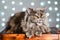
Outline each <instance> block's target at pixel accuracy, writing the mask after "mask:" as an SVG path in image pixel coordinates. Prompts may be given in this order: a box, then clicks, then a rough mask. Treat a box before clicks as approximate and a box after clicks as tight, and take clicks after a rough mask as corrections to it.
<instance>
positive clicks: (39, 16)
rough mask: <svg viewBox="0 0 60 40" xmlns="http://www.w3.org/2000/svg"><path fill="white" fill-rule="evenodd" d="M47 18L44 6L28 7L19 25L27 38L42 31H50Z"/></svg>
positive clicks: (40, 33) (39, 34)
mask: <svg viewBox="0 0 60 40" xmlns="http://www.w3.org/2000/svg"><path fill="white" fill-rule="evenodd" d="M47 20H48V19H47V16H46V14H45V8H36V9H32V8H28V9H27V10H26V12H25V17H24V20H22V22H21V27H22V28H23V31H24V32H25V33H26V36H27V37H29V38H31V37H32V36H41V35H42V33H48V32H50V28H49V24H48V21H47Z"/></svg>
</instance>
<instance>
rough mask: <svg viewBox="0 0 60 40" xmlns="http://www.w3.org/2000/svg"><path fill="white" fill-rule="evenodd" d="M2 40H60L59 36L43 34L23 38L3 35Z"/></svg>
mask: <svg viewBox="0 0 60 40" xmlns="http://www.w3.org/2000/svg"><path fill="white" fill-rule="evenodd" d="M3 40H60V34H43V35H42V36H40V37H35V36H33V37H32V38H30V39H29V38H25V35H24V34H3Z"/></svg>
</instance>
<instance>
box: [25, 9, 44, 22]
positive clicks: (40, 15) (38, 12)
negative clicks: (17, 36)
mask: <svg viewBox="0 0 60 40" xmlns="http://www.w3.org/2000/svg"><path fill="white" fill-rule="evenodd" d="M26 12H27V13H26V14H27V15H28V20H30V21H31V22H34V23H36V22H37V23H41V22H42V20H43V19H44V17H45V8H36V9H32V8H28V9H27V10H26Z"/></svg>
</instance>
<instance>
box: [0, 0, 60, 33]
mask: <svg viewBox="0 0 60 40" xmlns="http://www.w3.org/2000/svg"><path fill="white" fill-rule="evenodd" d="M39 7H40V8H44V7H47V10H46V15H47V16H48V22H49V25H50V26H49V27H56V28H58V29H60V0H0V32H1V31H2V30H3V29H4V28H5V24H6V22H7V21H8V20H9V18H10V17H11V16H13V15H14V14H15V13H16V12H20V11H26V9H27V8H39Z"/></svg>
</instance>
